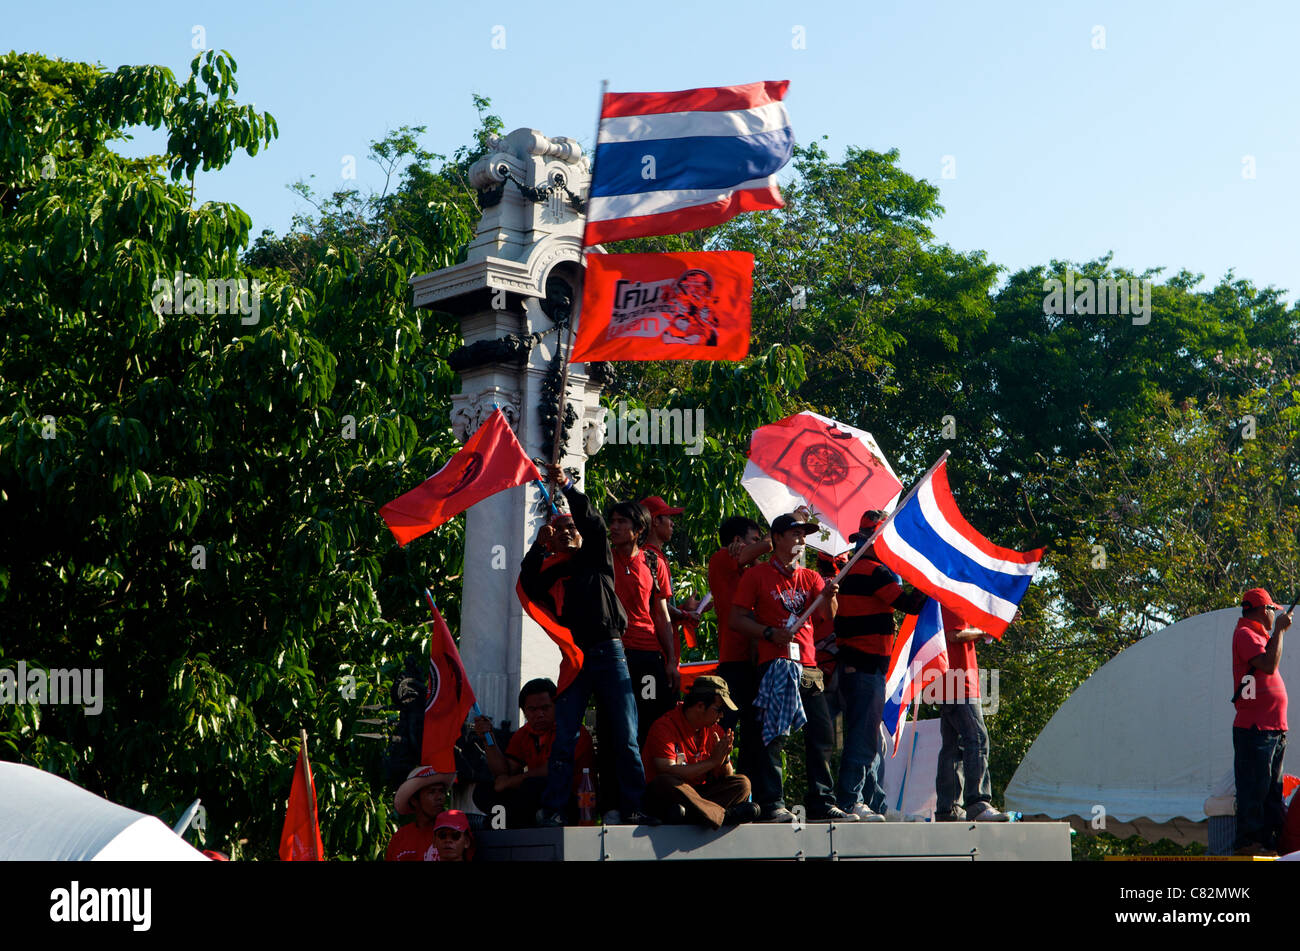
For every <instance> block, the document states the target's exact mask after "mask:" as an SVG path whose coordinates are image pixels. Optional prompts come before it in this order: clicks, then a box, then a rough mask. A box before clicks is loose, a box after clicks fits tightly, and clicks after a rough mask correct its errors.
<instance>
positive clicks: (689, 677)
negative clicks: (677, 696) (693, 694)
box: [677, 660, 718, 693]
mask: <svg viewBox="0 0 1300 951" xmlns="http://www.w3.org/2000/svg"><path fill="white" fill-rule="evenodd" d="M677 672H678V673H679V674H681V675H682V693H685V692H686V691H688V690H690V689H691V684H693V683H695V678H696V677H703V676H704V675H705V674H716V673H717V672H718V662H717V661H716V660H697V661H693V662H691V663H688V664H681V665H680V666H678V668H677Z"/></svg>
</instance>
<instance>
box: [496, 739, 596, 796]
mask: <svg viewBox="0 0 1300 951" xmlns="http://www.w3.org/2000/svg"><path fill="white" fill-rule="evenodd" d="M554 744H555V727H551V728H550V729H549V730H547V731H546V732H545V733H534V732H533V728H532V727H530V726H528V725H526V724H525V725H524V726H522V727H520V728H519V729H518V730H515V735H514V736H512V737H510V743H509V744H508V745H507V746H506V756H509V757H510V758H511V759H512V760H514V761H515V762H516V763H519V764H520V765H522V766H523V767H524V769H525V770H527V771H529V772H531V771H533V770H536V769H541V768H542V767H543V766H545V765H546V764H547V762H549V761H550V758H551V747H552V746H553V745H554ZM573 763H574V767H575V768H574V770H573V788H574V789H577V788H578V784H579V783H581V782H582V768H583V767H584V766H589V767H592V768H594V767H595V765H596V748H595V747H594V746H592V743H591V734H590V733H588V732H587V728H586V727H585V726H580V727H578V745H577V747H576V748H575V749H574V751H573Z"/></svg>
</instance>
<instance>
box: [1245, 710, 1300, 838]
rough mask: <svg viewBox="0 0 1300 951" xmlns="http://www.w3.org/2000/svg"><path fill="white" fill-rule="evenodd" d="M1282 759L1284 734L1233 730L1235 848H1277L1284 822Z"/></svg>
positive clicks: (1284, 745) (1256, 729) (1279, 732)
mask: <svg viewBox="0 0 1300 951" xmlns="http://www.w3.org/2000/svg"><path fill="white" fill-rule="evenodd" d="M1285 755H1286V730H1260V729H1258V728H1256V727H1251V728H1250V729H1243V728H1242V727H1236V726H1234V727H1233V728H1232V771H1233V773H1234V775H1235V777H1236V780H1237V840H1236V842H1235V843H1234V847H1235V848H1238V849H1239V848H1242V847H1243V846H1246V845H1251V844H1252V843H1258V844H1259V845H1262V846H1264V847H1265V848H1267V849H1276V848H1277V846H1278V841H1279V840H1280V839H1281V837H1282V825H1283V822H1284V820H1285V818H1286V810H1285V809H1284V808H1283V807H1282V758H1283V757H1284V756H1285ZM1292 808H1295V807H1294V806H1293V807H1292Z"/></svg>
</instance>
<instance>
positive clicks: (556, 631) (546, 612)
mask: <svg viewBox="0 0 1300 951" xmlns="http://www.w3.org/2000/svg"><path fill="white" fill-rule="evenodd" d="M568 558H569V556H568V554H567V553H561V554H557V555H550V556H548V557H547V559H546V560H545V561H544V562H542V570H543V571H546V570H547V569H549V568H553V567H555V566H556V565H558V564H562V563H564V562H565V561H567V560H568ZM515 594H516V595H518V596H519V603H520V604H522V605H523V606H524V611H525V612H527V614H528V616H529V617H530V618H532V619H533V620H534V621H536V622H537V624H538V625H539V626H540V627H541V629H542V630H543V631H545V632H546V634H547V636H548V637H549V638H550V639H551V640H552V641H554V642H555V646H556V647H558V648H559V649H560V678H559V681H558V682H557V683H556V685H555V687H556V691H557V692H559V693H564V691H565V689H566V688H567V687H568V686H569V684H571V683H573V681H574V679H575V678H576V677H577V676H578V671H580V670H582V648H581V647H579V646H578V645H577V643H576V642H575V641H574V639H573V632H572V631H570V630H569V629H568V628H567V627H565V626H564V625H563V624H561V623H560V619H559V618H558V617H557V616H556V612H558V611H562V610H563V605H562V604H561V603H560V602H559V599H562V598H563V596H564V585H563V584H562V583H561V584H556V585H555V590H554V591H553V594H552V597H553V598H555V599H557V603H556V606H555V608H556V610H555V611H552V610H551V609H550V608H547V607H546V606H545V605H541V604H538V603H537V602H536V601H531V600H529V598H528V595H527V594H526V593H525V592H524V584H523V581H522V580H519V579H516V580H515Z"/></svg>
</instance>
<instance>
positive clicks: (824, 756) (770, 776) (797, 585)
mask: <svg viewBox="0 0 1300 951" xmlns="http://www.w3.org/2000/svg"><path fill="white" fill-rule="evenodd" d="M811 531H817V526H816V525H815V524H811V523H805V522H797V521H795V517H794V516H793V515H780V516H778V517H777V519H776V521H774V522H773V523H772V557H771V558H770V559H769V560H767V561H765V562H763V563H761V564H758V565H754V566H753V567H752V568H750V569H749V570H748V571H746V572H745V574H744V576H743V577H742V578H741V579H740V586H739V587H738V588H737V589H736V598H735V600H734V601H733V602H732V606H731V629H732V630H733V631H738V632H740V633H742V634H747V635H749V637H751V638H752V639H753V640H754V642H755V645H756V647H757V650H758V678H759V683H758V697H757V699H756V700H755V705H756V706H758V707H761V708H762V710H763V726H762V731H763V732H762V740H763V744H764V748H765V752H766V756H760V757H757V758H756V760H757V762H756V764H755V765H756V767H757V769H756V772H755V775H753V776H751V777H750V781H751V782H752V783H753V785H754V799H755V800H756V801H757V802H758V803H759V805H760V807H761V808H762V819H763V821H765V822H791V821H793V819H794V815H793V814H792V813H791V812H790V810H789V809H787V808H786V807H785V800H784V794H783V788H782V786H783V776H782V772H781V753H782V751H783V749H784V748H785V741H786V739H787V738H788V737H789V734H790V733H791V732H793V731H795V730H798V729H799V728H800V727H803V726H804V724H805V723H806V724H807V727H806V728H805V732H804V751H805V753H806V756H807V761H806V765H807V775H808V789H807V793H806V795H805V799H804V805H805V806H806V807H807V809H808V818H809V819H815V820H820V819H837V820H840V821H845V820H850V821H851V820H856V818H857V817H856V816H853V815H851V814H849V813H846V812H844V811H843V810H842V809H840V808H839V806H837V805H836V804H835V797H834V790H833V785H832V780H831V768H830V762H829V757H830V752H831V747H832V746H833V745H834V743H835V735H834V727H833V726H832V724H831V716H830V711H829V710H828V709H827V707H826V697H825V694H824V693H823V679H822V673H821V670H820V669H819V668H818V666H817V658H816V651H815V648H814V647H813V637H812V629H813V622H812V616H811V615H810V616H809V618H808V620H806V621H805V622H804V623H803V625H802V626H801V627H799V628H798V629H797V630H793V631H792V630H790V628H789V627H788V625H789V624H790V623H793V622H794V621H795V620H797V619H798V617H799V615H800V614H802V613H803V611H804V610H805V608H807V607H808V606H809V605H813V604H816V605H817V610H816V611H814V612H813V613H814V614H816V613H820V614H821V615H822V616H823V617H834V616H835V609H836V604H835V595H836V592H837V590H838V588H837V587H836V585H834V584H829V585H828V584H826V583H825V582H824V581H822V578H821V576H820V575H819V574H817V572H815V571H813V570H811V569H809V568H799V567H796V565H798V564H799V562H800V561H801V559H802V558H803V551H804V535H805V534H806V533H807V532H811ZM819 602H820V603H819Z"/></svg>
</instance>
